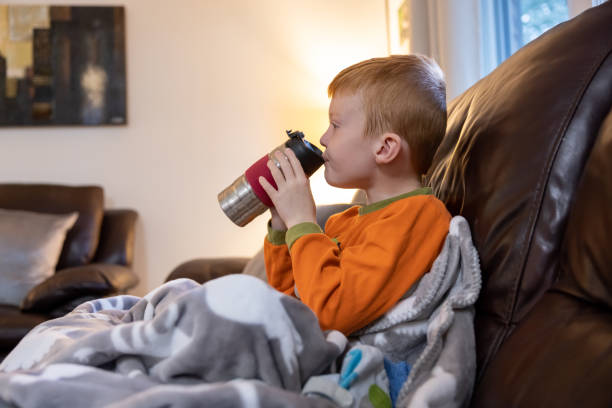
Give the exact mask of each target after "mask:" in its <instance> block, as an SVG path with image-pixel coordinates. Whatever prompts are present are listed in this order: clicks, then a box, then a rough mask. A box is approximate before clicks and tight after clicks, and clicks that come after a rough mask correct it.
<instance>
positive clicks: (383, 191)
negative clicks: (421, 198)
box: [365, 177, 423, 204]
mask: <svg viewBox="0 0 612 408" xmlns="http://www.w3.org/2000/svg"><path fill="white" fill-rule="evenodd" d="M421 187H423V185H422V183H421V181H420V180H418V179H417V178H414V177H413V178H407V179H401V180H385V182H378V183H375V184H374V185H373V186H372V187H370V188H367V189H365V193H366V197H367V204H372V203H377V202H379V201H382V200H386V199H387V198H391V197H395V196H398V195H400V194H404V193H408V192H410V191H412V190H416V189H418V188H421Z"/></svg>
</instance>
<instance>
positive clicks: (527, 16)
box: [480, 0, 569, 76]
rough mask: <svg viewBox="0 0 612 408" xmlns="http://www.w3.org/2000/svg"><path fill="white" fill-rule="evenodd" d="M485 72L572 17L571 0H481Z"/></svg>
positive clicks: (483, 71)
mask: <svg viewBox="0 0 612 408" xmlns="http://www.w3.org/2000/svg"><path fill="white" fill-rule="evenodd" d="M480 8H481V10H480V12H481V16H482V20H481V21H482V27H481V28H482V29H481V40H482V44H483V47H482V55H481V61H482V63H481V75H482V76H484V75H486V74H488V73H489V72H491V71H492V70H493V69H494V68H495V67H496V66H498V65H499V64H501V63H502V62H503V61H504V60H505V59H506V58H508V57H509V56H510V55H512V54H514V53H515V52H516V51H517V50H518V49H519V48H521V47H522V46H523V45H525V44H527V43H528V42H530V41H532V40H534V39H535V38H537V37H539V36H540V35H541V34H543V33H544V32H545V31H547V30H549V29H550V28H552V27H554V26H556V25H557V24H559V23H561V22H563V21H565V20H567V19H568V15H569V12H568V1H567V0H481V2H480Z"/></svg>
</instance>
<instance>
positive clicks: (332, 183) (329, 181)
mask: <svg viewBox="0 0 612 408" xmlns="http://www.w3.org/2000/svg"><path fill="white" fill-rule="evenodd" d="M325 181H326V182H327V184H329V185H330V186H332V187H336V188H351V189H352V188H358V187H355V186H353V185H351V184H349V183H343V182H342V181H341V180H337V179H334V178H333V177H330V176H329V175H328V174H327V169H326V170H325Z"/></svg>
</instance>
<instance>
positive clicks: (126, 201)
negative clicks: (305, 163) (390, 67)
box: [0, 0, 387, 295]
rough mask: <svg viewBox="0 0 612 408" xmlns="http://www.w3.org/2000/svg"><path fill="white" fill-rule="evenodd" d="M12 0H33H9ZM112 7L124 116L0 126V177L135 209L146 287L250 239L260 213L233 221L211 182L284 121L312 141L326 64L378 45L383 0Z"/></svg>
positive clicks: (244, 161)
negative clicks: (122, 67)
mask: <svg viewBox="0 0 612 408" xmlns="http://www.w3.org/2000/svg"><path fill="white" fill-rule="evenodd" d="M20 3H22V4H32V3H33V2H32V1H31V0H28V1H18V0H13V1H12V2H11V4H20ZM34 3H39V4H53V3H55V4H58V3H57V2H51V1H44V0H38V1H37V2H34ZM61 4H65V3H61ZM70 4H71V5H78V4H91V5H105V4H107V5H117V4H118V3H117V2H110V1H105V0H95V1H77V0H73V1H71V2H70ZM120 4H122V5H124V6H125V8H126V28H127V38H126V40H127V76H128V81H127V84H128V121H129V124H128V125H127V126H124V127H96V128H88V127H58V128H52V127H46V128H0V181H1V182H53V183H63V184H99V185H101V186H103V187H104V189H105V193H106V205H107V206H108V207H113V208H120V207H129V208H134V209H136V210H137V211H138V212H139V214H140V219H139V223H138V227H137V236H136V262H135V268H136V270H137V273H138V274H139V276H140V277H141V284H140V285H139V286H138V287H137V288H136V290H135V291H134V292H133V293H135V294H138V295H141V294H143V293H145V292H146V291H148V290H150V289H152V288H154V287H156V286H157V285H159V284H160V283H161V282H162V281H163V279H164V277H165V276H166V275H167V274H168V272H169V271H170V270H171V269H172V268H173V267H175V266H176V265H178V264H179V263H181V262H183V261H185V260H188V259H191V258H195V257H222V256H234V255H240V256H250V255H252V254H253V253H255V252H256V251H257V250H258V248H259V247H260V245H261V242H262V238H263V234H264V231H265V217H260V218H259V219H256V220H255V221H253V222H252V223H251V224H249V225H248V226H246V227H245V228H239V227H236V226H234V225H233V224H232V223H231V222H230V221H229V220H228V219H227V218H226V217H225V215H223V213H222V212H221V210H220V209H219V206H218V203H217V198H216V196H217V193H218V192H219V191H221V190H222V189H223V188H224V187H226V186H227V185H228V184H229V183H231V182H232V181H233V180H234V179H235V178H236V177H237V176H238V175H240V174H241V173H242V172H243V171H244V170H245V169H246V168H247V167H248V166H249V165H250V164H251V163H253V162H254V161H255V160H256V159H258V158H259V157H261V156H262V155H263V154H265V153H266V152H267V151H269V150H270V149H271V148H273V147H275V146H276V145H278V144H280V143H281V142H282V141H283V137H284V136H283V131H284V129H289V128H293V129H295V128H297V129H302V130H304V131H305V133H306V135H307V136H308V137H309V138H311V139H314V140H316V141H318V138H319V135H320V134H321V133H322V132H323V131H324V129H325V127H326V121H327V102H328V101H327V95H326V86H327V83H328V82H329V81H330V80H331V79H332V78H333V76H334V74H335V73H336V72H337V71H339V70H340V69H341V68H343V67H345V66H347V65H349V64H351V63H354V62H357V61H359V60H362V59H366V58H371V57H375V56H384V55H386V50H387V48H386V28H385V2H384V0H334V1H330V0H302V1H298V0H257V1H246V0H245V1H212V0H210V1H205V0H177V1H167V0H124V1H122V2H121V3H120ZM314 177H315V178H314V180H313V188H314V190H315V196H316V197H317V201H318V202H319V203H323V202H333V201H336V200H340V199H346V198H347V195H346V194H345V195H344V196H339V197H338V196H333V195H330V194H331V193H329V192H323V189H324V186H323V184H324V182H323V181H322V177H321V176H320V174H319V175H315V176H314Z"/></svg>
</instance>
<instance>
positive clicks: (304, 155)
mask: <svg viewBox="0 0 612 408" xmlns="http://www.w3.org/2000/svg"><path fill="white" fill-rule="evenodd" d="M286 132H287V136H289V140H287V141H286V142H285V146H286V147H288V148H290V149H291V150H293V153H295V155H296V156H297V158H298V160H299V161H300V163H301V164H302V168H303V169H304V173H306V177H310V176H311V175H312V173H314V172H315V171H317V170H318V168H319V167H321V166H322V165H323V163H325V161H324V160H323V152H322V151H321V149H319V148H318V147H317V146H315V145H313V144H311V143H310V142H309V141H308V140H306V139H304V133H302V132H300V131H299V130H295V131H292V130H287V131H286Z"/></svg>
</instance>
